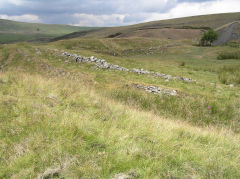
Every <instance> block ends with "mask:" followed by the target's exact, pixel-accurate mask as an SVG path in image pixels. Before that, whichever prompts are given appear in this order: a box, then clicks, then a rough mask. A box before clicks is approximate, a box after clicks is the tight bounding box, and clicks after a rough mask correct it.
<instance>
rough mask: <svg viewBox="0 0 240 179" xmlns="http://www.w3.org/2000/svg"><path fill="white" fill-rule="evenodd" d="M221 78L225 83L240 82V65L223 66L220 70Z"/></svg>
mask: <svg viewBox="0 0 240 179" xmlns="http://www.w3.org/2000/svg"><path fill="white" fill-rule="evenodd" d="M219 80H220V81H221V82H222V83H223V84H240V65H234V66H233V65H231V66H224V67H223V68H221V69H220V70H219Z"/></svg>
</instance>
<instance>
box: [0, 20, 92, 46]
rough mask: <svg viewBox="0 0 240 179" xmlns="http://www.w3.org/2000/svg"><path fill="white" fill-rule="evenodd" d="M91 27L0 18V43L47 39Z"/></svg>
mask: <svg viewBox="0 0 240 179" xmlns="http://www.w3.org/2000/svg"><path fill="white" fill-rule="evenodd" d="M89 29H92V28H90V27H77V26H69V25H57V24H56V25H55V24H39V23H24V22H16V21H10V20H3V19H0V43H9V42H16V41H29V40H46V39H49V38H53V37H57V36H62V35H65V34H69V33H72V32H79V31H83V30H89Z"/></svg>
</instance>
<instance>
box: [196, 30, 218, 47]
mask: <svg viewBox="0 0 240 179" xmlns="http://www.w3.org/2000/svg"><path fill="white" fill-rule="evenodd" d="M217 38H218V34H217V32H215V31H214V30H212V29H211V30H209V31H207V32H205V33H204V34H203V36H202V38H201V40H200V45H201V46H211V45H212V43H213V42H214V41H215V40H217Z"/></svg>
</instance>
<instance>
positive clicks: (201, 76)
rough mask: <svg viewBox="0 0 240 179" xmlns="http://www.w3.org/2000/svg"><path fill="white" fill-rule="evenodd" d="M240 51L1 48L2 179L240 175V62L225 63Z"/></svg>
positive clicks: (134, 45)
mask: <svg viewBox="0 0 240 179" xmlns="http://www.w3.org/2000/svg"><path fill="white" fill-rule="evenodd" d="M62 50H64V51H67V52H69V53H72V54H74V53H75V54H78V55H82V56H87V57H90V56H95V57H97V58H100V59H105V60H106V61H107V62H109V63H111V64H116V65H119V66H122V67H125V68H128V69H132V68H138V69H140V68H143V69H144V70H149V71H153V72H160V73H164V74H168V75H172V76H176V77H186V78H192V79H193V80H196V81H192V82H186V81H182V80H174V79H169V80H166V79H162V78H159V77H156V76H152V75H144V74H137V73H133V72H131V71H129V72H125V71H117V70H108V69H101V68H97V67H96V66H95V65H94V64H93V63H76V62H75V60H71V58H69V59H66V58H65V57H63V56H62V55H61V54H62ZM238 50H239V48H238V47H233V46H231V45H225V46H218V47H199V46H196V45H195V43H194V42H193V41H191V40H169V39H166V40H159V39H151V38H143V37H142V38H137V37H132V38H76V39H72V40H62V41H56V42H52V43H44V44H36V43H35V44H31V43H18V44H11V45H1V46H0V67H1V72H0V99H1V100H0V156H1V157H0V163H1V165H0V178H10V177H12V178H36V177H39V178H51V177H65V178H119V177H128V178H240V171H239V168H240V158H239V156H240V152H239V151H240V135H239V132H240V110H239V108H240V98H239V97H240V91H239V83H240V82H239V81H238V77H237V75H238V74H237V73H236V72H235V71H234V70H232V69H234V68H235V69H237V67H239V66H240V61H239V60H238V59H231V58H230V59H223V60H219V59H218V56H219V54H222V53H224V52H228V53H230V52H232V53H235V52H236V51H238ZM237 71H238V70H237ZM223 73H224V75H223ZM223 77H224V78H225V80H223ZM135 84H139V85H144V86H158V87H161V88H163V89H171V90H173V89H174V90H176V91H177V95H176V96H171V95H167V94H153V93H148V92H146V91H144V90H142V89H138V88H136V87H135Z"/></svg>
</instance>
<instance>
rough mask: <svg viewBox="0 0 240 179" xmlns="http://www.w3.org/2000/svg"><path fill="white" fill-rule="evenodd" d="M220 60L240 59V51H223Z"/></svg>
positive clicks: (219, 56)
mask: <svg viewBox="0 0 240 179" xmlns="http://www.w3.org/2000/svg"><path fill="white" fill-rule="evenodd" d="M217 59H218V60H230V59H236V60H240V52H221V53H220V54H219V55H218V57H217Z"/></svg>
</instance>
